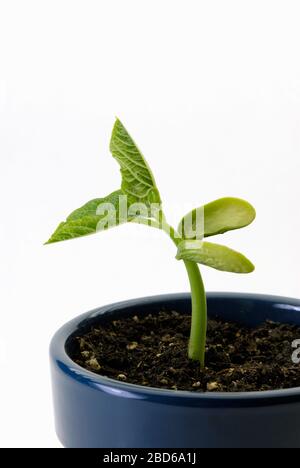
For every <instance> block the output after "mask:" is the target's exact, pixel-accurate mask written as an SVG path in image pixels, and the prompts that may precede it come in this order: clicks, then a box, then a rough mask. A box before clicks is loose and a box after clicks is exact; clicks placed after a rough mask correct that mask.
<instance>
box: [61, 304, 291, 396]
mask: <svg viewBox="0 0 300 468" xmlns="http://www.w3.org/2000/svg"><path fill="white" fill-rule="evenodd" d="M189 330H190V317H189V316H187V315H183V314H179V313H177V312H160V313H159V314H155V315H147V316H145V317H142V316H134V317H130V318H122V319H120V320H113V321H111V320H109V321H105V322H103V323H102V322H101V324H99V325H97V326H94V327H92V328H91V329H90V330H89V331H88V332H86V333H85V335H83V336H77V337H74V338H73V343H72V346H71V348H70V349H72V353H71V358H72V359H73V360H74V361H75V362H76V363H77V364H79V365H80V366H82V367H84V368H86V369H88V370H90V371H92V372H95V373H97V374H100V375H105V376H107V377H110V378H113V379H117V380H120V381H123V382H130V383H134V384H138V385H146V386H150V387H160V388H168V389H173V390H190V391H195V392H207V391H211V392H220V391H223V392H237V391H256V390H260V391H262V390H274V389H281V388H291V387H299V386H300V364H293V362H292V353H293V351H294V350H293V348H292V342H293V341H294V340H296V339H300V327H297V326H293V325H285V324H278V323H273V322H266V323H264V324H263V325H261V326H259V327H257V328H255V329H250V328H247V327H244V326H241V325H239V324H236V323H227V322H223V321H221V320H210V321H209V324H208V340H207V353H206V368H205V369H204V370H203V371H201V370H200V369H199V364H198V363H197V362H195V361H191V360H189V359H188V358H187V343H188V337H189Z"/></svg>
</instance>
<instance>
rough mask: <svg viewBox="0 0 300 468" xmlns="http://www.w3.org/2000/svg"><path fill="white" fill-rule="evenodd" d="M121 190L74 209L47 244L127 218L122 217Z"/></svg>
mask: <svg viewBox="0 0 300 468" xmlns="http://www.w3.org/2000/svg"><path fill="white" fill-rule="evenodd" d="M122 195H123V196H124V194H123V193H122V191H121V190H117V191H116V192H113V193H111V194H110V195H108V196H107V197H105V198H95V199H94V200H91V201H89V202H88V203H86V204H85V205H83V206H82V207H81V208H78V209H77V210H75V211H73V212H72V213H71V214H70V215H69V216H68V217H67V219H66V221H64V222H62V223H60V224H59V226H58V227H57V229H56V231H55V232H54V233H53V234H52V236H51V237H50V239H49V240H48V242H46V244H51V243H53V242H59V241H63V240H67V239H74V238H75V237H81V236H86V235H88V234H93V233H96V232H98V231H102V230H105V229H108V228H110V227H113V226H116V225H118V224H121V223H123V222H126V219H122V218H121V217H120V200H121V199H120V196H122Z"/></svg>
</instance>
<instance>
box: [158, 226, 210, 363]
mask: <svg viewBox="0 0 300 468" xmlns="http://www.w3.org/2000/svg"><path fill="white" fill-rule="evenodd" d="M163 230H164V231H165V232H166V233H167V234H168V235H169V237H170V238H171V239H172V240H173V242H174V243H175V245H176V246H178V244H179V243H180V241H181V240H182V239H181V238H180V236H178V233H177V232H176V231H175V229H174V228H173V227H172V226H170V225H169V224H167V223H166V222H165V225H164V227H163ZM184 264H185V267H186V270H187V273H188V276H189V280H190V287H191V295H192V323H191V333H190V341H189V348H188V356H189V358H190V359H192V360H194V361H199V362H200V366H201V368H204V366H205V345H206V332H207V304H206V294H205V289H204V284H203V280H202V276H201V273H200V270H199V267H198V265H197V263H195V262H191V261H188V260H185V261H184Z"/></svg>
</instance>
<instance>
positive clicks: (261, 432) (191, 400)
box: [50, 293, 300, 448]
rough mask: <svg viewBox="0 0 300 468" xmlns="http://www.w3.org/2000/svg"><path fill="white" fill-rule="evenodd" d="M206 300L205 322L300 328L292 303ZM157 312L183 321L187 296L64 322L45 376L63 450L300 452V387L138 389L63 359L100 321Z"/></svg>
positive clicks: (222, 296)
mask: <svg viewBox="0 0 300 468" xmlns="http://www.w3.org/2000/svg"><path fill="white" fill-rule="evenodd" d="M207 299H208V314H209V316H210V317H215V316H219V317H221V318H223V319H225V320H229V321H237V322H240V323H243V324H246V325H249V326H255V325H258V324H259V323H261V322H263V321H265V320H273V321H278V322H285V323H291V324H298V325H300V300H297V299H289V298H282V297H274V296H264V295H256V294H235V293H208V295H207ZM162 308H164V309H170V310H177V311H179V312H184V313H187V314H189V313H190V309H191V305H190V295H189V294H172V295H164V296H154V297H148V298H141V299H134V300H130V301H126V302H121V303H116V304H112V305H108V306H105V307H101V308H99V309H96V310H93V311H91V312H87V313H85V314H83V315H80V316H79V317H77V318H75V319H74V320H72V321H70V322H68V323H67V324H65V325H64V326H63V327H62V328H60V329H59V330H58V331H57V333H56V334H55V335H54V337H53V339H52V342H51V346H50V359H51V375H52V387H53V397H54V410H55V424H56V431H57V435H58V437H59V439H60V441H61V442H62V444H63V445H64V446H65V447H105V448H109V447H112V448H114V447H129V448H135V447H143V448H148V447H149V448H150V447H152V448H153V447H157V448H161V447H163V448H177V447H182V448H193V447H195V448H202V447H207V448H209V447H217V448H221V447H234V448H240V447H242V448H246V447H272V448H276V447H297V448H300V388H293V389H288V390H274V391H267V392H248V393H206V394H201V393H193V392H184V391H174V390H165V389H158V388H150V387H142V386H138V385H133V384H129V383H124V382H119V381H115V380H112V379H109V378H107V377H101V376H99V375H97V374H94V373H92V372H89V371H87V370H85V369H83V368H82V367H80V366H78V365H77V364H75V363H74V362H73V361H72V360H71V359H70V357H69V356H68V347H69V341H70V340H69V337H70V336H71V335H72V334H74V333H75V334H77V333H81V332H82V331H84V330H85V329H87V328H88V327H89V326H90V325H91V324H93V323H99V322H100V321H101V318H102V317H103V316H104V315H105V316H106V317H107V316H109V317H112V318H116V317H120V316H128V315H135V314H137V313H138V314H139V315H140V314H147V313H150V312H151V313H156V312H158V311H159V310H161V309H162ZM299 339H300V336H299ZM291 354H292V348H291ZM274 359H276V356H274ZM299 372H300V364H299Z"/></svg>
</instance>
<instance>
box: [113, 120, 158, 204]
mask: <svg viewBox="0 0 300 468" xmlns="http://www.w3.org/2000/svg"><path fill="white" fill-rule="evenodd" d="M110 151H111V153H112V155H113V157H114V158H115V159H116V160H117V161H118V163H119V165H120V167H121V174H122V185H121V188H122V191H123V192H124V193H125V194H126V195H128V197H129V199H130V200H131V201H132V202H142V203H145V204H147V205H149V204H151V203H158V204H160V203H161V199H160V195H159V192H158V189H157V187H156V183H155V180H154V177H153V174H152V171H151V169H150V167H149V166H148V164H147V162H146V161H145V159H144V157H143V155H142V153H141V152H140V150H139V149H138V147H137V145H136V144H135V142H134V141H133V139H132V138H131V136H130V135H129V133H128V132H127V130H126V128H125V127H124V126H123V124H122V123H121V122H120V120H119V119H117V120H116V122H115V125H114V128H113V131H112V136H111V140H110Z"/></svg>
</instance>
